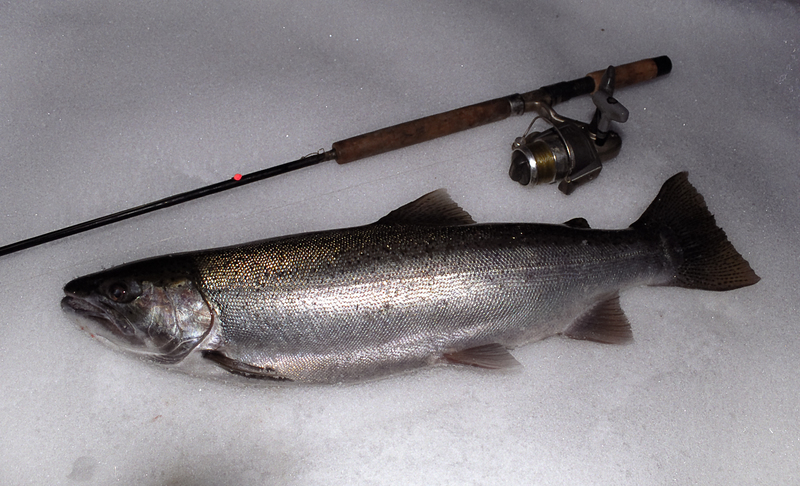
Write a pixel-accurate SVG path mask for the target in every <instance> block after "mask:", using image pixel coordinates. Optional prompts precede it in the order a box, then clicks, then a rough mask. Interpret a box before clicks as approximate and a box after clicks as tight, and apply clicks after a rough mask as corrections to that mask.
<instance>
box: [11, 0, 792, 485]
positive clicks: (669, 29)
mask: <svg viewBox="0 0 800 486" xmlns="http://www.w3.org/2000/svg"><path fill="white" fill-rule="evenodd" d="M0 12H2V15H0V160H1V161H2V168H1V169H0V171H1V172H0V174H1V175H0V194H2V196H1V199H0V200H2V211H0V235H2V241H0V245H2V244H7V243H13V242H15V241H17V240H20V239H23V238H27V237H31V236H35V235H38V234H41V233H44V232H47V231H50V230H54V229H57V228H61V227H64V226H67V225H70V224H74V223H78V222H81V221H84V220H87V219H91V218H95V217H98V216H102V215H104V214H108V213H110V212H114V211H118V210H121V209H125V208H127V207H131V206H135V205H138V204H142V203H145V202H149V201H152V200H155V199H159V198H162V197H165V196H167V195H170V194H174V193H177V192H182V191H186V190H190V189H193V188H196V187H199V186H202V185H206V184H211V183H214V182H218V181H221V180H225V179H228V178H230V177H231V176H233V174H236V173H243V174H244V173H249V172H253V171H255V170H259V169H262V168H265V167H268V166H271V165H276V164H278V163H281V162H285V161H289V160H294V159H296V158H298V157H300V156H303V155H306V154H309V153H312V152H316V151H317V150H319V149H326V150H327V149H330V146H331V144H332V143H333V142H335V141H337V140H342V139H345V138H348V137H351V136H354V135H358V134H361V133H365V132H368V131H371V130H375V129H378V128H382V127H384V126H389V125H392V124H395V123H400V122H404V121H408V120H411V119H414V118H418V117H421V116H426V115H431V114H435V113H438V112H441V111H445V110H449V109H453V108H458V107H460V106H464V105H468V104H472V103H477V102H480V101H484V100H488V99H493V98H497V97H501V96H506V95H510V94H513V93H516V92H525V91H530V90H532V89H536V88H538V87H541V86H544V85H548V84H552V83H555V82H558V81H565V80H570V79H574V78H578V77H581V76H583V75H585V74H586V73H588V72H590V71H595V70H599V69H604V68H605V67H606V66H608V65H609V64H624V63H627V62H631V61H635V60H638V59H642V58H647V57H654V56H659V55H668V56H670V58H671V59H672V61H673V64H674V67H673V71H672V73H671V74H670V75H668V76H666V77H663V78H659V79H657V80H654V81H651V82H648V83H643V84H640V85H636V86H632V87H629V88H625V89H620V90H618V91H617V93H616V97H617V98H618V99H619V100H620V102H622V103H623V104H624V105H625V106H626V107H627V108H628V109H629V110H630V118H629V121H628V122H627V123H626V124H624V125H622V126H620V127H619V131H620V133H621V134H622V137H623V148H622V152H621V154H620V155H619V157H617V158H616V159H615V160H613V161H611V162H609V163H608V164H606V166H605V168H604V170H603V173H602V174H601V175H600V177H599V178H598V179H597V180H596V181H594V182H592V183H591V184H589V185H587V186H585V187H582V188H580V189H578V190H577V191H576V192H575V193H574V194H572V195H570V196H568V197H567V196H564V195H562V194H560V193H559V192H558V191H557V190H556V188H555V186H538V187H522V186H519V185H518V184H516V183H515V182H513V181H511V180H510V179H509V178H508V175H507V170H508V163H509V155H510V144H511V142H512V141H513V140H514V138H515V137H517V136H519V135H521V134H522V132H523V131H524V130H525V128H526V127H527V125H528V123H529V122H530V120H531V118H532V117H531V116H529V115H525V116H523V117H517V118H511V119H509V120H506V121H503V122H499V123H496V124H493V125H489V126H486V127H482V128H478V129H474V130H472V131H469V132H465V133H461V134H457V135H453V136H450V137H447V138H444V139H440V140H436V141H433V142H429V143H425V144H422V145H418V146H415V147H411V148H407V149H403V150H400V151H396V152H392V153H388V154H384V155H381V156H377V157H373V158H370V159H367V160H362V161H358V162H353V163H351V164H348V165H343V166H339V165H337V164H335V163H332V162H329V163H326V164H322V165H319V166H316V167H313V168H309V169H305V170H302V171H297V172H294V173H291V174H288V175H284V176H280V177H276V178H273V179H271V180H268V181H264V182H260V183H256V184H252V185H249V186H246V187H243V188H241V189H237V190H235V191H231V192H226V193H223V194H218V195H215V196H211V197H208V198H204V199H201V200H198V201H194V202H191V203H188V204H185V205H182V206H179V207H175V208H171V209H167V210H163V211H159V212H156V213H152V214H150V215H147V216H143V217H140V218H136V219H132V220H129V221H126V222H123V223H119V224H116V225H113V226H109V227H106V228H103V229H98V230H94V231H91V232H88V233H83V234H80V235H77V236H73V237H70V238H68V239H65V240H62V241H59V242H54V243H50V244H47V245H44V246H41V247H37V248H33V249H30V250H26V251H23V252H20V253H17V254H13V255H9V256H5V257H2V258H0V278H2V281H3V282H5V286H4V288H3V291H2V292H1V293H0V309H2V310H3V312H2V321H0V322H2V331H3V332H2V334H1V335H0V349H2V354H0V356H1V357H0V363H1V364H2V370H3V373H2V378H0V389H2V390H3V393H2V397H1V398H0V417H2V418H1V419H0V425H2V427H1V429H2V430H3V433H2V434H0V449H2V451H3V454H2V456H1V457H0V483H2V484H25V483H30V484H73V483H81V482H82V483H84V484H111V483H114V482H118V483H121V484H139V485H149V484H152V485H190V484H191V485H196V484H242V485H249V484H298V485H300V484H303V485H305V484H376V485H377V484H544V485H559V484H565V485H567V484H569V485H571V484H598V485H599V484H631V485H634V484H636V485H638V484H666V483H676V484H793V483H797V482H800V469H798V466H797V465H798V461H799V460H800V425H799V424H798V420H797V417H798V416H800V410H798V407H799V406H798V403H800V402H798V400H797V390H798V386H799V385H800V377H798V374H797V369H798V367H799V366H800V333H798V332H797V331H798V327H800V319H799V318H798V307H797V295H798V284H797V275H798V274H799V273H800V258H798V250H797V249H798V243H797V242H798V239H799V238H800V200H798V197H797V194H798V191H799V190H800V175H799V174H800V172H798V170H797V163H798V159H797V154H798V153H800V52H798V47H800V35H799V34H800V7H798V5H797V4H796V3H794V2H790V1H767V2H755V1H741V0H740V1H736V0H728V1H711V0H700V1H696V2H661V1H654V0H649V1H648V0H645V1H636V2H634V1H629V0H624V1H611V0H600V1H597V2H582V1H577V0H566V1H560V2H556V1H553V0H549V1H535V2H527V1H512V0H497V1H494V2H482V1H461V2H456V1H453V0H436V1H433V2H424V3H423V2H409V1H402V0H401V1H386V0H381V1H374V2H356V1H348V2H336V3H334V2H278V1H252V0H250V1H248V0H227V1H225V2H221V1H218V0H206V1H195V2H189V1H185V0H183V1H181V0H173V1H168V2H160V1H152V0H144V1H141V2H120V3H117V2H98V1H72V2H61V1H53V0H49V1H48V0H43V1H41V2H20V3H15V2H5V3H4V5H3V6H1V7H0ZM556 109H557V110H558V111H559V112H562V113H563V114H565V115H566V116H571V117H575V118H579V119H582V120H588V119H589V117H590V116H591V114H592V111H593V107H592V105H591V101H590V100H589V98H588V97H583V98H578V99H574V100H572V101H570V102H568V103H566V104H564V105H561V106H558V107H557V108H556ZM682 170H688V171H689V178H690V181H691V182H692V183H693V184H694V185H695V186H696V187H697V188H698V190H699V191H700V192H701V193H702V194H703V195H704V196H705V198H706V201H707V202H708V205H709V207H710V208H711V210H712V211H713V212H714V213H715V215H716V218H717V221H718V222H719V224H720V226H722V227H723V228H724V229H725V231H726V233H727V234H728V236H729V239H730V240H731V241H732V242H733V244H734V245H735V246H736V248H737V249H738V250H739V251H740V252H741V253H742V254H743V255H744V256H745V257H746V258H747V259H748V261H749V262H750V264H751V265H752V266H753V268H754V269H755V270H756V272H757V273H758V274H759V275H760V276H761V277H762V280H761V282H760V283H758V284H757V285H755V286H753V287H748V288H744V289H740V290H736V291H732V292H723V293H714V292H703V291H692V290H685V289H675V288H641V289H634V290H631V291H628V292H625V293H624V294H623V295H622V299H621V301H622V307H623V308H624V309H625V311H626V314H627V315H628V318H629V319H630V321H631V323H632V326H633V331H634V336H635V341H634V342H633V343H632V344H630V345H625V346H607V345H601V344H596V343H589V342H579V341H573V340H569V339H563V338H551V339H548V340H545V341H542V342H539V343H534V344H530V345H527V346H525V347H522V348H519V349H517V350H515V351H514V353H513V354H514V356H515V357H516V358H517V360H518V361H519V362H520V363H522V365H523V366H522V367H521V368H518V369H514V370H506V371H487V370H478V369H472V368H467V367H457V366H452V367H440V368H433V369H427V370H422V371H419V372H415V373H409V374H404V375H399V376H394V377H390V378H387V379H383V380H379V381H374V382H369V383H363V384H357V385H347V386H344V385H341V386H337V385H334V386H277V387H276V386H267V385H264V384H263V383H260V382H247V381H245V382H242V381H233V382H229V381H218V380H209V379H200V378H196V377H192V376H187V375H185V374H182V373H176V372H174V371H169V370H165V369H163V368H159V367H157V366H155V365H153V364H150V363H146V362H142V361H139V360H136V359H133V358H131V357H130V356H127V355H123V354H120V353H117V352H115V351H113V350H111V349H109V348H107V347H105V346H103V345H101V344H100V343H98V342H97V341H95V340H92V339H91V338H89V337H88V336H87V335H86V333H84V332H82V331H81V330H79V329H78V328H77V327H76V326H75V325H74V324H73V322H72V321H71V320H70V319H68V317H67V316H66V315H65V314H64V313H63V312H62V311H61V309H60V307H59V301H60V298H61V296H62V290H61V288H62V287H63V285H64V284H65V283H66V282H67V281H69V280H71V279H72V278H75V277H77V276H80V275H84V274H87V273H91V272H95V271H98V270H101V269H103V268H108V267H111V266H114V265H118V264H121V263H124V262H128V261H132V260H135V259H139V258H144V257H148V256H154V255H160V254H165V253H170V252H176V251H187V250H194V249H202V248H209V247H215V246H222V245H228V244H235V243H240V242H246V241H250V240H254V239H259V238H264V237H269V236H277V235H284V234H291V233H297V232H302V231H312V230H319V229H325V228H336V227H346V226H353V225H358V224H365V223H369V222H371V221H374V220H376V219H378V218H379V217H381V216H382V215H384V214H386V213H388V212H389V211H391V210H392V209H394V208H396V207H398V206H400V205H402V204H404V203H406V202H409V201H411V200H412V199H415V198H416V197H418V196H420V195H422V194H424V193H426V192H429V191H431V190H434V189H437V188H440V187H444V188H447V189H448V191H449V193H450V195H451V196H452V197H453V199H454V200H455V201H457V202H458V203H459V204H460V205H461V206H462V207H464V208H465V209H466V210H467V211H469V212H470V213H471V214H472V215H473V217H474V218H475V219H476V220H477V221H480V222H489V221H519V222H555V223H558V222H563V221H566V220H568V219H571V218H574V217H578V216H582V217H585V218H586V219H587V220H588V221H589V222H590V223H591V224H592V226H593V227H597V228H621V227H625V226H627V225H629V224H630V223H631V222H633V221H634V220H635V219H636V218H637V217H638V216H639V214H640V213H641V212H642V211H643V210H644V208H645V207H647V205H648V204H649V202H650V201H651V200H652V198H653V197H654V196H655V194H656V193H657V191H658V189H659V187H660V185H661V184H662V183H663V182H664V181H665V180H666V179H667V178H668V177H669V176H671V175H673V174H674V173H676V172H679V171H682Z"/></svg>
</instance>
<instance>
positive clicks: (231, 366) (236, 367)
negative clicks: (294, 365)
mask: <svg viewBox="0 0 800 486" xmlns="http://www.w3.org/2000/svg"><path fill="white" fill-rule="evenodd" d="M203 358H205V359H208V360H210V361H213V362H214V363H216V364H217V365H219V366H220V367H221V368H224V369H225V370H227V371H229V372H231V373H233V374H235V375H241V376H246V377H248V378H262V379H267V380H280V381H291V380H289V379H288V378H284V377H282V376H280V375H279V374H278V373H277V372H276V371H275V370H274V369H272V368H262V367H259V366H254V365H251V364H248V363H243V362H241V361H238V360H236V359H234V358H231V357H229V356H226V355H225V354H224V353H222V352H220V351H203Z"/></svg>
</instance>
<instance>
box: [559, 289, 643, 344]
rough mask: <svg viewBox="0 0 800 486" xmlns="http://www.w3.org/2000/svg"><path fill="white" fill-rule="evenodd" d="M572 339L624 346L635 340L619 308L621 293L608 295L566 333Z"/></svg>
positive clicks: (576, 321)
mask: <svg viewBox="0 0 800 486" xmlns="http://www.w3.org/2000/svg"><path fill="white" fill-rule="evenodd" d="M563 334H564V335H565V336H567V337H570V338H572V339H586V340H589V341H596V342H599V343H607V344H622V343H625V342H628V341H631V340H632V339H633V332H632V331H631V324H630V322H628V318H627V317H625V313H624V312H623V311H622V308H621V307H620V306H619V293H617V292H614V293H613V294H610V295H606V296H605V297H603V298H602V299H600V300H599V301H598V302H596V303H595V304H594V305H593V306H592V307H591V308H590V309H589V310H587V311H586V312H585V313H583V315H581V316H580V317H578V318H577V319H576V320H575V322H573V323H572V325H571V326H570V327H569V329H567V330H566V331H564V333H563Z"/></svg>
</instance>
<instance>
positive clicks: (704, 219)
mask: <svg viewBox="0 0 800 486" xmlns="http://www.w3.org/2000/svg"><path fill="white" fill-rule="evenodd" d="M631 227H632V228H635V229H639V230H643V231H647V232H648V233H651V234H652V233H653V232H655V233H661V234H662V236H663V235H666V236H667V237H668V239H670V240H674V244H675V245H677V246H676V248H675V254H676V255H675V256H676V260H677V261H676V264H677V268H676V269H675V270H676V272H675V280H674V281H673V282H672V283H671V284H668V285H675V286H678V287H686V288H691V289H704V290H733V289H738V288H740V287H746V286H748V285H753V284H755V283H756V282H758V281H759V280H760V278H759V277H758V275H756V273H755V272H754V271H753V269H752V268H750V264H748V263H747V261H746V260H745V259H744V258H743V257H742V255H740V254H739V252H737V251H736V249H735V248H734V247H733V245H732V244H731V243H730V242H729V241H728V238H727V237H726V236H725V232H724V231H722V228H720V227H719V226H717V223H716V221H715V220H714V216H713V215H712V214H711V212H709V210H708V207H707V206H706V203H705V201H704V200H703V196H701V195H700V193H699V192H697V189H695V188H694V187H693V186H692V185H691V184H690V183H689V179H688V174H687V173H686V172H681V173H679V174H675V175H674V176H672V177H670V178H669V179H668V180H667V182H665V183H664V185H663V186H662V187H661V192H659V193H658V196H657V197H656V199H655V200H654V201H653V202H652V204H650V207H648V208H647V210H646V211H645V212H644V214H642V216H641V217H640V218H639V219H638V220H637V221H636V222H635V223H633V224H632V225H631Z"/></svg>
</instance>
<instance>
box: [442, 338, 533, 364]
mask: <svg viewBox="0 0 800 486" xmlns="http://www.w3.org/2000/svg"><path fill="white" fill-rule="evenodd" d="M444 357H445V359H446V360H448V361H450V362H451V363H458V364H465V365H471V366H478V367H480V368H489V369H493V370H494V369H499V368H510V367H513V366H519V362H518V361H517V360H516V359H514V357H513V356H511V353H509V352H508V350H507V349H506V348H505V347H504V346H502V345H500V344H486V345H484V346H477V347H474V348H468V349H462V350H461V351H454V352H452V353H446V354H445V355H444Z"/></svg>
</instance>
